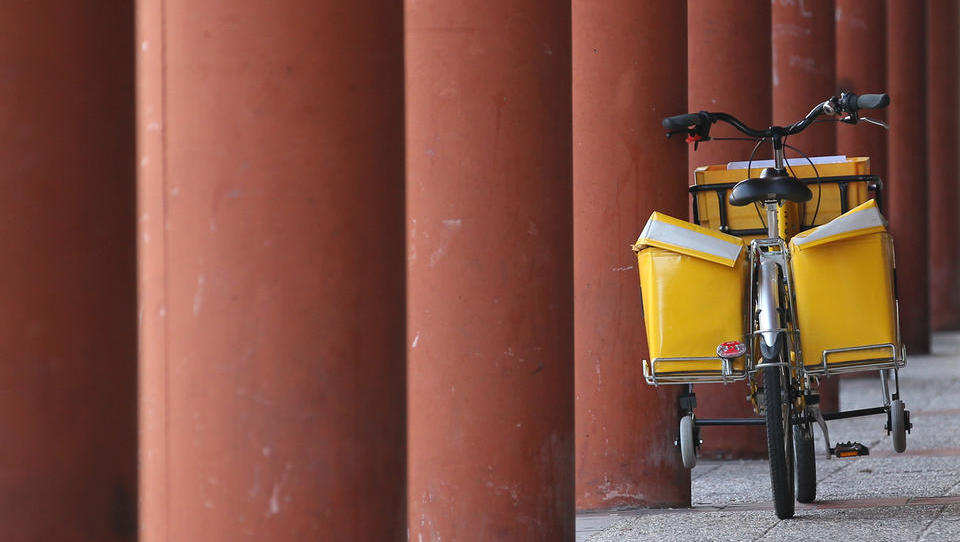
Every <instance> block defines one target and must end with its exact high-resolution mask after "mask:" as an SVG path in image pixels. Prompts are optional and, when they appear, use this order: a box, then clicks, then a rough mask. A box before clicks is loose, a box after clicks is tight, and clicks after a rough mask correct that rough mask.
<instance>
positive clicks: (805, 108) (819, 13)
mask: <svg viewBox="0 0 960 542" xmlns="http://www.w3.org/2000/svg"><path fill="white" fill-rule="evenodd" d="M771 17H772V25H773V28H772V32H773V120H774V122H776V123H777V124H788V123H791V122H794V121H797V120H800V119H801V118H803V116H804V115H806V114H807V113H808V112H809V111H810V109H812V108H813V106H815V105H816V104H818V103H820V102H822V101H823V100H824V99H826V98H828V97H830V96H833V95H834V94H835V92H836V89H835V73H834V72H835V69H834V68H835V65H836V61H835V50H834V44H835V37H834V28H835V26H834V17H835V10H834V0H804V1H802V2H774V3H773V9H772V13H771ZM788 143H789V144H790V145H792V146H794V147H797V148H798V149H800V150H802V151H803V152H805V153H807V154H808V155H809V156H820V155H827V154H833V153H834V152H835V151H836V134H835V132H834V130H832V129H831V128H830V127H829V125H824V124H821V125H819V126H818V125H815V126H813V127H811V128H810V129H808V130H806V131H805V132H803V133H802V134H799V135H796V136H791V137H790V139H789V141H788ZM787 152H788V155H789V153H790V151H789V150H788V151H787Z"/></svg>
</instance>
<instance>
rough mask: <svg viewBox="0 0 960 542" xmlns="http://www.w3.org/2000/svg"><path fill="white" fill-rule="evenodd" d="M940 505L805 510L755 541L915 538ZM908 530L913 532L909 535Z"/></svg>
mask: <svg viewBox="0 0 960 542" xmlns="http://www.w3.org/2000/svg"><path fill="white" fill-rule="evenodd" d="M943 508H944V507H943V506H898V507H889V506H883V507H871V508H837V509H807V510H803V512H802V513H801V514H798V515H797V517H796V518H794V519H792V520H789V521H781V522H778V523H777V524H776V525H774V526H773V528H771V529H770V530H769V531H768V532H767V533H765V534H764V536H762V537H760V538H757V539H755V540H804V541H808V540H829V541H835V542H841V541H852V540H864V541H866V540H869V541H871V542H887V541H889V542H901V541H903V540H915V539H916V536H917V534H919V533H920V531H922V529H923V527H924V526H926V525H929V524H930V523H931V522H933V521H934V520H935V519H937V518H938V517H939V516H940V513H941V511H942V509H943ZM908 533H912V536H911V535H908Z"/></svg>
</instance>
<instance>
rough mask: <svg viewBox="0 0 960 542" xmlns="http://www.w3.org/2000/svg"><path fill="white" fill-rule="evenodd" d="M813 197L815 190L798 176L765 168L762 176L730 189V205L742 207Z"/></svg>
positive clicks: (807, 199)
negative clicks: (755, 203) (811, 189)
mask: <svg viewBox="0 0 960 542" xmlns="http://www.w3.org/2000/svg"><path fill="white" fill-rule="evenodd" d="M811 198H813V192H811V191H810V189H809V188H807V185H805V184H803V183H802V182H800V181H798V180H797V179H796V177H790V176H789V175H783V174H782V173H781V172H777V171H776V170H772V171H771V170H768V169H764V170H763V172H762V173H761V174H760V177H753V178H750V179H745V180H743V181H740V182H739V183H737V184H736V185H734V187H733V190H731V191H730V197H729V198H728V200H729V201H730V205H735V206H737V207H742V206H744V205H750V204H751V203H754V202H756V201H770V200H778V201H779V200H787V201H796V202H804V201H810V199H811Z"/></svg>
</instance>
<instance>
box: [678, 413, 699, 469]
mask: <svg viewBox="0 0 960 542" xmlns="http://www.w3.org/2000/svg"><path fill="white" fill-rule="evenodd" d="M693 429H694V427H693V416H691V415H689V414H687V415H686V416H684V417H682V418H680V456H681V457H682V458H683V466H684V467H686V468H688V469H692V468H693V467H695V466H696V465H697V442H696V440H695V439H694V430H693Z"/></svg>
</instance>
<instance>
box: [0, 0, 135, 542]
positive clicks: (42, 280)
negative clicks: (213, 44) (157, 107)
mask: <svg viewBox="0 0 960 542" xmlns="http://www.w3.org/2000/svg"><path fill="white" fill-rule="evenodd" d="M132 42H133V9H132V6H129V5H127V4H125V3H122V2H105V3H103V4H102V5H98V7H97V9H91V8H90V7H89V6H87V5H84V4H82V3H79V2H74V3H70V2H67V3H64V2H54V1H50V0H39V1H36V2H15V3H9V4H7V5H5V6H4V10H3V17H2V18H0V50H2V51H3V56H2V61H0V73H2V74H3V75H2V79H3V84H2V85H0V118H2V119H3V129H2V130H0V164H3V187H4V192H3V197H2V198H0V217H2V219H0V239H2V243H0V246H2V256H3V262H4V265H3V267H2V271H0V299H2V303H0V359H2V360H3V363H2V364H0V381H2V382H3V393H2V394H0V427H3V446H2V448H0V450H2V451H0V493H2V495H3V499H4V506H3V507H2V508H0V525H2V535H0V537H2V538H3V539H4V540H16V541H20V540H75V541H91V542H92V541H133V540H136V536H137V533H136V510H137V502H136V498H137V474H136V472H137V470H136V454H137V437H136V435H137V426H136V408H137V398H136V397H137V396H136V378H137V369H136V344H137V342H136V341H137V338H136V337H137V328H136V316H137V312H136V247H135V224H136V222H135V214H134V213H135V200H134V197H135V196H134V175H135V164H134V148H133V141H134V106H133V99H134V98H133V78H134V67H133V51H132V48H131V46H130V45H131V44H132Z"/></svg>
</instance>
